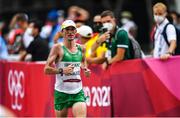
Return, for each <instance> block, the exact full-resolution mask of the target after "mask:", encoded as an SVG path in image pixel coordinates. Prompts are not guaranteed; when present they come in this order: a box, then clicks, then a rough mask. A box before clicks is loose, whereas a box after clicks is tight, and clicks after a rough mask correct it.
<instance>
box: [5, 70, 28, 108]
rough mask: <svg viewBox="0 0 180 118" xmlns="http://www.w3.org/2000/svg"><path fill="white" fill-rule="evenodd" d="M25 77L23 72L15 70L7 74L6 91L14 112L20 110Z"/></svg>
mask: <svg viewBox="0 0 180 118" xmlns="http://www.w3.org/2000/svg"><path fill="white" fill-rule="evenodd" d="M24 85H25V77H24V72H22V71H19V72H18V71H17V70H14V71H13V70H10V71H9V73H8V90H9V93H10V95H11V107H12V109H14V110H16V109H17V110H19V111H20V110H21V109H22V104H21V103H20V101H21V99H23V98H24V93H25V90H24V89H25V87H24Z"/></svg>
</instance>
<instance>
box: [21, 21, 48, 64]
mask: <svg viewBox="0 0 180 118" xmlns="http://www.w3.org/2000/svg"><path fill="white" fill-rule="evenodd" d="M30 25H31V27H30V31H29V33H30V35H32V36H33V37H34V40H33V41H32V42H31V43H30V45H29V46H28V47H27V49H26V53H24V54H23V55H22V57H21V60H24V59H25V56H26V55H27V54H31V56H32V59H31V60H32V61H45V60H46V59H47V57H48V55H49V47H48V43H47V42H46V41H45V40H43V39H42V38H41V37H40V36H39V32H40V29H41V25H40V23H39V22H38V21H33V22H31V23H30Z"/></svg>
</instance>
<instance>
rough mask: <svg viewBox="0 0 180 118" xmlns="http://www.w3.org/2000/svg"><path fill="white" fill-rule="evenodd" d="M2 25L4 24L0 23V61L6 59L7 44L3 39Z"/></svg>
mask: <svg viewBox="0 0 180 118" xmlns="http://www.w3.org/2000/svg"><path fill="white" fill-rule="evenodd" d="M4 25H5V23H4V22H3V21H0V60H6V59H7V58H8V50H7V44H6V41H5V39H4V38H3V30H4Z"/></svg>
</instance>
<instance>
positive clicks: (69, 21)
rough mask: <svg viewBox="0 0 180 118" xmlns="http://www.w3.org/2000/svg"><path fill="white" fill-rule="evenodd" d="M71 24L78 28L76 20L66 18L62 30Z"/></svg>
mask: <svg viewBox="0 0 180 118" xmlns="http://www.w3.org/2000/svg"><path fill="white" fill-rule="evenodd" d="M70 26H72V27H75V28H76V24H75V23H74V21H72V20H65V21H64V22H63V23H62V25H61V30H63V29H65V28H67V27H70Z"/></svg>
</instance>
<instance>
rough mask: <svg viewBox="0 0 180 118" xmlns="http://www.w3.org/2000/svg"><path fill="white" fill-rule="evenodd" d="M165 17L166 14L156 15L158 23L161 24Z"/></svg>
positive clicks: (155, 18)
mask: <svg viewBox="0 0 180 118" xmlns="http://www.w3.org/2000/svg"><path fill="white" fill-rule="evenodd" d="M164 19H165V17H164V16H158V15H154V20H155V22H156V23H158V24H160V23H162V22H163V21H164Z"/></svg>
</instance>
